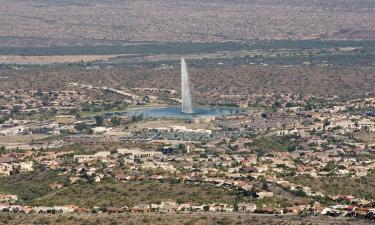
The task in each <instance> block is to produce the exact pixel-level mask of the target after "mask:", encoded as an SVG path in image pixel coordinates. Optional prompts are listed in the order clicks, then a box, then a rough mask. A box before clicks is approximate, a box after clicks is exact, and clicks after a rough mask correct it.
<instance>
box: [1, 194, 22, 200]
mask: <svg viewBox="0 0 375 225" xmlns="http://www.w3.org/2000/svg"><path fill="white" fill-rule="evenodd" d="M17 200H18V196H17V195H5V194H0V202H14V201H17Z"/></svg>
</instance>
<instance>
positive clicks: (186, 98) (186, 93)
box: [181, 58, 193, 113]
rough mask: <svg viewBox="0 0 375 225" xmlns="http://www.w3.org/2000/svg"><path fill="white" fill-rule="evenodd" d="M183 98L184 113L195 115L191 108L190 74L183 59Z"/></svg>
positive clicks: (182, 109)
mask: <svg viewBox="0 0 375 225" xmlns="http://www.w3.org/2000/svg"><path fill="white" fill-rule="evenodd" d="M181 96H182V107H181V112H182V113H193V107H192V106H191V95H190V88H189V74H188V71H187V66H186V62H185V59H183V58H181Z"/></svg>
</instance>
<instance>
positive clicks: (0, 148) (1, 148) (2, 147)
mask: <svg viewBox="0 0 375 225" xmlns="http://www.w3.org/2000/svg"><path fill="white" fill-rule="evenodd" d="M5 151H6V149H5V146H1V147H0V155H1V154H4V153H5Z"/></svg>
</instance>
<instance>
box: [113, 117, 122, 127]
mask: <svg viewBox="0 0 375 225" xmlns="http://www.w3.org/2000/svg"><path fill="white" fill-rule="evenodd" d="M121 122H122V119H121V118H120V117H118V116H114V117H112V118H111V124H112V126H119V125H120V124H121Z"/></svg>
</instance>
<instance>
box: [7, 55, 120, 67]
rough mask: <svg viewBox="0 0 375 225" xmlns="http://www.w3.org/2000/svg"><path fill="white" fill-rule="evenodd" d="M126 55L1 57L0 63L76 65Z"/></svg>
mask: <svg viewBox="0 0 375 225" xmlns="http://www.w3.org/2000/svg"><path fill="white" fill-rule="evenodd" d="M118 56H124V55H61V56H59V55H55V56H20V55H0V63H4V64H38V65H44V64H52V63H74V62H81V61H83V62H92V61H98V60H100V61H103V60H110V59H112V58H116V57H118Z"/></svg>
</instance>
